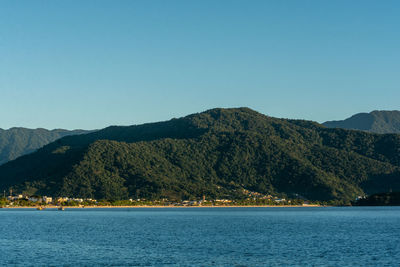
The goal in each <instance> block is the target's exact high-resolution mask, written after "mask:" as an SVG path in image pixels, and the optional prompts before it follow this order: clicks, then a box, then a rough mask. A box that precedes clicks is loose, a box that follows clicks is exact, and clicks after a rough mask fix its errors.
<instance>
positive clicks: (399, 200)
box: [353, 192, 400, 206]
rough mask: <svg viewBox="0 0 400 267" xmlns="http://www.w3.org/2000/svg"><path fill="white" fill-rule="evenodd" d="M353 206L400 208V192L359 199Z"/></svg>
mask: <svg viewBox="0 0 400 267" xmlns="http://www.w3.org/2000/svg"><path fill="white" fill-rule="evenodd" d="M353 204H354V205H357V206H400V192H389V193H380V194H374V195H372V196H369V197H366V198H361V199H358V200H357V201H355V202H354V203H353Z"/></svg>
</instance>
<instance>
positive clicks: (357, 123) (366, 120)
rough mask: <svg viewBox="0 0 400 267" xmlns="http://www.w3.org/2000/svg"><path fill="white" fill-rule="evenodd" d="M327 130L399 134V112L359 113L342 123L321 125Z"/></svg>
mask: <svg viewBox="0 0 400 267" xmlns="http://www.w3.org/2000/svg"><path fill="white" fill-rule="evenodd" d="M323 125H325V126H326V127H329V128H343V129H353V130H361V131H367V132H372V133H380V134H386V133H400V111H397V110H394V111H377V110H376V111H372V112H371V113H359V114H356V115H354V116H352V117H350V118H348V119H345V120H342V121H327V122H325V123H323Z"/></svg>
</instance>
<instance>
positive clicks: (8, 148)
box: [0, 128, 89, 165]
mask: <svg viewBox="0 0 400 267" xmlns="http://www.w3.org/2000/svg"><path fill="white" fill-rule="evenodd" d="M88 132H89V131H83V130H74V131H68V130H63V129H56V130H46V129H27V128H11V129H8V130H3V129H0V165H1V164H3V163H5V162H7V161H10V160H13V159H16V158H18V157H20V156H22V155H25V154H29V153H32V152H33V151H35V150H37V149H38V148H41V147H42V146H44V145H47V144H49V143H51V142H53V141H55V140H57V139H59V138H61V137H64V136H68V135H77V134H84V133H88Z"/></svg>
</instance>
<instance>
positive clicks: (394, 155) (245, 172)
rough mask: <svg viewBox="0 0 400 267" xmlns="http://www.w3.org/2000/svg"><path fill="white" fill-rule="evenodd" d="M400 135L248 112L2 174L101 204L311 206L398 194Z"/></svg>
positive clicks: (26, 161)
mask: <svg viewBox="0 0 400 267" xmlns="http://www.w3.org/2000/svg"><path fill="white" fill-rule="evenodd" d="M399 151H400V135H397V134H388V135H378V134H372V133H367V132H362V131H349V130H344V129H330V128H326V127H324V126H322V125H320V124H318V123H315V122H311V121H303V120H287V119H277V118H272V117H268V116H266V115H263V114H260V113H258V112H256V111H254V110H251V109H248V108H235V109H220V108H218V109H212V110H208V111H205V112H202V113H197V114H192V115H189V116H186V117H183V118H179V119H172V120H170V121H165V122H158V123H149V124H143V125H135V126H127V127H118V126H113V127H108V128H105V129H103V130H100V131H96V132H92V133H88V134H84V135H75V136H66V137H63V138H61V139H58V140H56V141H55V142H52V143H50V144H48V145H46V146H44V147H43V148H41V149H39V150H37V151H36V152H34V153H31V154H28V155H25V156H22V157H19V158H17V159H16V160H13V161H10V162H8V163H6V164H3V165H2V166H0V190H8V189H9V188H13V192H15V193H17V192H20V193H27V194H41V195H51V196H70V197H83V198H96V199H127V198H146V199H161V198H168V199H171V200H174V199H193V198H200V197H202V196H203V195H205V196H206V197H207V198H237V197H240V196H241V195H240V192H242V191H243V189H246V190H251V191H255V192H260V193H264V194H272V195H277V194H278V195H279V194H281V195H287V196H289V197H290V196H299V195H300V196H302V197H305V198H307V199H310V200H323V201H325V200H344V201H345V200H347V201H348V200H352V199H355V197H356V196H358V195H363V194H365V193H366V194H374V193H379V192H389V191H390V190H393V191H400V153H399Z"/></svg>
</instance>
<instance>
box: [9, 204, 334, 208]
mask: <svg viewBox="0 0 400 267" xmlns="http://www.w3.org/2000/svg"><path fill="white" fill-rule="evenodd" d="M38 207H42V208H43V209H58V208H59V207H60V206H18V207H17V206H16V207H1V208H2V209H37V208H38ZM62 207H63V208H64V209H102V208H104V209H125V208H137V209H143V208H156V209H160V208H179V209H181V208H315V207H332V206H322V205H304V206H303V205H281V206H280V205H246V206H244V205H243V206H240V205H231V206H228V205H226V206H224V205H221V206H146V205H143V206H62Z"/></svg>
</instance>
